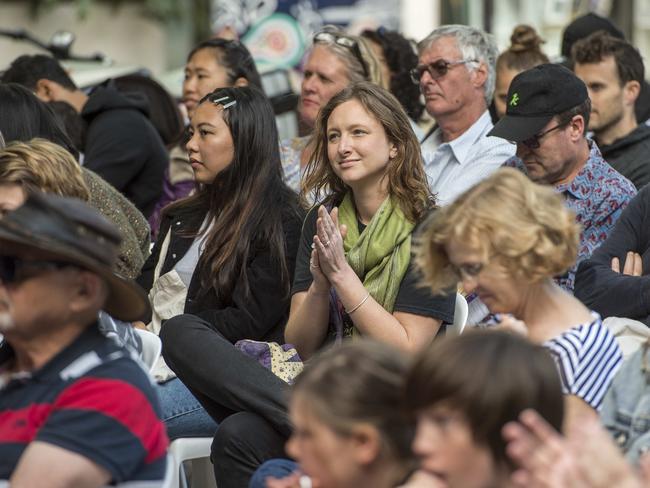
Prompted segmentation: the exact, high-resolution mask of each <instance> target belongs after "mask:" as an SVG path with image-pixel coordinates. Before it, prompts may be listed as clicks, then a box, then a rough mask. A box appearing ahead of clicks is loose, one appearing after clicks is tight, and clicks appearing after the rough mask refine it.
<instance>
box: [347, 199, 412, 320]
mask: <svg viewBox="0 0 650 488" xmlns="http://www.w3.org/2000/svg"><path fill="white" fill-rule="evenodd" d="M339 224H345V225H346V226H347V228H348V233H347V235H346V236H345V240H344V241H343V248H344V250H345V254H346V257H347V261H348V263H349V264H350V266H351V267H352V269H353V270H354V272H355V273H356V274H357V276H358V277H359V279H361V280H362V281H363V286H364V287H365V288H366V290H368V291H369V292H370V295H372V297H373V298H374V299H375V300H376V301H377V303H379V304H380V305H381V306H383V307H384V309H386V310H387V311H388V312H390V313H392V312H393V307H394V306H395V299H396V298H397V292H398V291H399V286H400V284H401V282H402V278H403V277H404V275H405V274H406V269H407V268H408V265H409V262H410V261H411V233H412V232H413V228H414V227H415V224H414V223H412V222H410V221H409V220H408V219H407V218H406V216H405V215H404V212H402V209H401V208H400V207H399V205H397V204H396V202H394V201H393V199H391V198H390V197H388V198H387V199H386V200H384V203H382V204H381V207H379V210H377V213H376V214H375V215H374V216H373V218H372V220H371V221H370V223H369V224H368V226H367V227H366V228H365V229H364V231H363V232H362V233H361V234H359V225H358V222H357V213H356V210H355V207H354V202H353V200H352V194H351V193H350V192H348V193H347V194H346V195H345V198H344V199H343V202H341V205H340V206H339Z"/></svg>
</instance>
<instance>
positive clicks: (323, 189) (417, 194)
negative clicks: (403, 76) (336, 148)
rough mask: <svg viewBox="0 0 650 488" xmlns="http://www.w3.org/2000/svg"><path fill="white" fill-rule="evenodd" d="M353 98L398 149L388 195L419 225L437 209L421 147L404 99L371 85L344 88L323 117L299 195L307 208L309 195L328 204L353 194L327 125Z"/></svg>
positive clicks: (314, 135)
mask: <svg viewBox="0 0 650 488" xmlns="http://www.w3.org/2000/svg"><path fill="white" fill-rule="evenodd" d="M350 100H356V101H358V102H359V103H360V104H361V106H362V107H363V108H364V109H365V110H366V111H367V112H368V113H369V114H370V115H372V116H373V117H375V118H376V119H377V120H378V121H379V123H380V124H381V125H382V127H383V128H384V131H385V132H386V137H387V138H388V140H389V141H390V142H391V143H393V144H394V145H395V147H396V149H397V155H396V156H395V158H393V159H392V160H391V163H390V165H389V167H388V171H387V173H386V177H387V178H388V193H389V195H391V196H392V197H394V198H395V199H396V200H397V202H398V203H399V205H400V208H401V209H402V211H403V212H404V214H405V215H406V217H407V218H408V219H409V220H410V221H411V222H414V223H417V222H419V221H420V220H421V219H422V217H423V216H424V214H425V212H426V211H427V210H429V209H431V208H432V207H433V206H434V198H433V195H431V191H430V190H429V185H428V182H427V176H426V173H425V172H424V163H423V161H422V155H421V152H420V144H419V142H418V140H417V137H415V134H414V133H413V129H412V128H411V124H410V123H409V120H408V116H407V115H406V112H404V109H403V108H402V105H401V104H400V103H399V101H398V100H397V99H396V98H395V97H394V96H393V95H392V94H391V93H390V92H388V91H387V90H385V89H383V88H381V87H379V86H377V85H375V84H373V83H369V82H366V81H363V82H359V83H354V84H352V85H350V86H348V87H347V88H345V89H343V90H342V91H340V92H339V93H338V94H337V95H334V96H333V97H332V98H331V99H330V101H329V102H327V104H326V105H325V106H324V107H323V108H322V109H321V110H320V112H319V113H318V118H317V119H316V126H315V128H314V133H313V136H312V137H313V142H314V152H313V154H312V157H311V159H310V160H309V163H308V164H307V168H306V170H305V177H304V178H303V181H302V187H301V191H300V195H301V198H302V201H303V204H304V205H307V203H306V202H307V201H308V198H307V197H308V196H311V195H315V197H316V201H319V200H320V199H321V197H325V203H329V202H339V201H340V200H341V199H342V198H343V196H344V195H345V193H346V192H347V191H348V190H349V187H347V186H346V184H345V183H344V182H343V181H342V180H341V179H340V178H339V177H338V176H337V175H336V173H334V170H333V169H332V165H331V164H330V160H329V156H328V154H327V145H328V141H327V122H328V120H329V118H330V115H332V112H333V111H334V109H335V108H336V107H338V106H339V105H341V104H343V103H345V102H348V101H350ZM307 206H308V205H307Z"/></svg>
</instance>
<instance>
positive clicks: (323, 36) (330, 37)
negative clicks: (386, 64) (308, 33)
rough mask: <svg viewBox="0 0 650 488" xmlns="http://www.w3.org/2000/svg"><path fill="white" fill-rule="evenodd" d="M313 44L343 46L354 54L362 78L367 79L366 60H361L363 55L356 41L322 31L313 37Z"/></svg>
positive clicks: (342, 35)
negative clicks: (359, 66)
mask: <svg viewBox="0 0 650 488" xmlns="http://www.w3.org/2000/svg"><path fill="white" fill-rule="evenodd" d="M314 42H324V43H328V44H338V45H339V46H343V47H345V48H347V49H349V50H350V51H352V54H354V56H355V57H356V58H357V60H358V61H359V63H361V68H362V69H363V77H364V78H365V79H366V80H367V79H369V77H370V71H369V70H368V65H367V64H366V60H365V59H363V55H362V54H361V49H360V48H359V43H358V42H357V40H356V39H353V38H352V37H349V36H346V35H345V34H338V33H336V32H330V31H322V32H319V33H317V34H316V35H315V36H314Z"/></svg>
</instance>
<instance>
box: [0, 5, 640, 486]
mask: <svg viewBox="0 0 650 488" xmlns="http://www.w3.org/2000/svg"><path fill="white" fill-rule="evenodd" d="M510 40H511V44H510V46H509V47H508V48H507V49H506V50H505V51H503V52H501V53H499V51H498V49H497V46H496V43H495V40H494V38H493V36H492V35H490V34H488V33H486V32H484V31H482V30H480V29H477V28H474V27H470V26H466V25H443V26H440V27H438V28H436V29H434V30H433V32H431V33H430V34H429V35H428V36H427V37H426V38H424V39H422V40H417V42H415V41H414V40H410V39H406V38H405V37H404V36H403V35H402V34H401V33H399V32H395V31H389V30H386V29H384V28H379V29H377V30H366V31H363V32H362V33H361V34H360V35H358V36H357V35H351V34H348V33H347V32H345V31H343V30H341V29H339V28H337V27H333V26H326V27H325V28H323V29H322V30H321V31H319V32H317V33H315V34H314V36H313V39H312V42H311V46H310V48H309V50H308V52H307V54H306V56H305V58H304V60H303V63H302V75H303V78H302V84H301V89H300V95H299V97H298V101H297V106H296V107H295V115H296V117H297V118H298V120H299V122H300V126H301V132H300V135H299V136H298V137H294V138H291V139H287V140H281V139H280V138H279V136H278V127H277V122H276V117H277V116H278V115H279V112H280V109H279V107H278V106H277V105H274V104H273V103H272V100H271V99H269V97H268V96H267V95H266V94H265V93H264V87H263V83H262V77H261V76H260V73H259V72H258V69H257V67H256V65H255V61H254V59H253V57H252V56H251V53H250V52H249V51H248V49H247V48H246V46H245V45H244V44H242V43H241V42H239V41H236V40H227V39H221V38H214V39H209V40H206V41H204V42H201V43H199V44H198V45H196V46H195V47H194V48H193V49H192V50H191V51H190V52H189V54H188V55H187V61H186V64H185V77H184V81H183V95H182V100H180V101H179V100H175V99H174V98H173V97H172V96H171V95H170V94H169V93H167V92H166V91H165V89H164V88H163V87H162V86H161V85H159V84H158V83H157V82H156V81H154V80H153V79H151V78H148V77H146V76H141V75H128V76H122V77H120V78H116V79H109V80H106V81H105V82H103V83H101V84H99V85H97V86H95V87H93V88H92V89H91V90H89V91H88V90H82V89H81V88H80V87H78V86H77V85H76V84H75V82H74V81H73V79H72V78H71V77H70V75H69V74H68V73H67V72H66V70H65V69H64V68H63V67H62V66H61V65H60V64H59V62H58V61H57V60H56V59H55V58H53V57H50V56H46V55H23V56H20V57H18V58H17V59H15V60H14V61H13V62H12V63H11V65H10V66H9V67H8V68H7V69H6V71H4V72H3V73H2V75H1V77H0V340H1V341H2V342H0V480H7V481H8V482H9V483H10V484H11V486H15V487H22V486H26V487H33V486H52V487H59V486H61V487H63V486H80V487H94V486H105V485H109V484H110V485H124V486H136V484H137V486H142V487H146V486H152V487H153V486H171V485H170V484H169V479H170V469H173V468H171V466H172V465H173V463H171V462H170V454H169V453H168V446H169V443H170V442H172V443H173V442H175V441H176V440H178V439H184V438H211V439H212V444H211V446H212V447H211V453H210V460H211V462H212V465H213V467H214V478H215V481H216V484H217V485H218V486H219V488H229V487H233V488H235V487H248V486H250V487H252V488H264V487H267V488H305V487H314V488H317V487H318V488H333V487H339V488H341V487H349V488H355V487H370V486H372V487H378V488H382V487H386V488H389V487H398V486H399V487H409V488H420V487H431V488H438V487H446V488H489V487H532V488H546V487H548V488H550V487H553V488H584V487H594V488H609V487H612V486H617V487H635V488H636V487H642V486H650V457H648V456H647V455H646V453H647V451H648V449H650V434H649V432H650V424H649V423H648V413H649V404H648V398H650V396H649V395H650V387H649V386H648V381H649V378H650V376H649V374H650V373H649V372H650V367H649V366H648V364H650V363H649V362H650V351H649V348H650V330H649V329H648V326H650V274H649V272H650V186H648V183H649V182H650V126H649V124H650V90H649V87H648V83H647V82H646V81H645V71H644V63H643V60H642V58H641V55H640V54H639V51H638V49H637V48H636V47H635V46H634V45H633V44H631V43H630V42H628V41H627V40H626V39H625V37H624V35H623V33H622V32H621V31H620V30H619V29H618V28H617V27H616V26H615V25H614V24H613V23H612V22H611V21H609V20H608V19H606V18H603V17H599V16H597V15H595V14H587V15H585V16H583V17H580V18H577V19H575V20H574V21H573V22H572V23H571V24H570V25H568V26H567V27H566V28H565V30H564V35H563V41H562V60H561V61H560V62H557V63H551V62H550V61H549V58H548V56H547V55H546V54H545V53H544V49H543V47H544V40H543V39H541V38H540V37H539V35H538V34H537V32H536V31H535V29H533V28H532V27H530V26H527V25H519V26H517V27H515V29H514V31H513V32H512V36H511V39H510ZM283 110H284V109H283ZM646 288H647V289H646ZM160 350H161V351H162V352H161V353H160ZM152 351H153V353H152ZM181 469H182V470H183V476H192V473H191V472H190V473H185V471H184V468H181Z"/></svg>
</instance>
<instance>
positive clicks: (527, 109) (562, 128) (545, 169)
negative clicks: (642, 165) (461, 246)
mask: <svg viewBox="0 0 650 488" xmlns="http://www.w3.org/2000/svg"><path fill="white" fill-rule="evenodd" d="M590 112H591V102H590V100H589V97H588V95H587V87H586V86H585V84H584V83H583V82H582V81H581V80H580V79H579V78H578V77H576V76H575V75H574V74H573V73H572V72H571V71H570V70H569V69H567V68H565V67H564V66H561V65H558V64H542V65H540V66H536V67H534V68H532V69H529V70H527V71H524V72H522V73H520V74H518V75H517V76H516V77H515V78H514V79H513V80H512V83H511V84H510V88H509V89H508V98H507V108H506V115H505V117H503V118H502V119H501V120H500V121H499V122H498V123H497V125H495V126H494V129H492V131H491V132H490V135H493V136H497V137H502V138H503V139H506V140H508V141H511V142H512V143H513V144H516V145H517V152H516V155H515V156H514V157H512V158H511V159H509V160H508V161H506V163H505V164H506V165H507V166H514V167H518V168H520V169H521V170H522V171H524V172H525V173H527V174H528V176H529V177H530V178H531V179H532V180H533V181H535V182H538V183H546V184H549V185H553V186H555V188H556V190H557V191H558V192H560V193H562V194H563V195H564V197H565V198H566V203H567V206H568V207H569V208H571V209H572V210H573V211H574V212H575V214H576V220H577V221H578V223H579V224H581V226H582V233H581V235H580V245H579V248H578V263H579V262H580V261H582V260H583V259H586V258H588V257H589V256H590V255H591V253H592V252H593V251H594V249H595V248H596V247H598V246H599V245H600V243H602V242H603V241H604V240H605V238H606V237H607V235H608V234H609V232H610V230H611V229H612V227H613V225H614V223H615V222H616V220H617V219H618V216H619V215H620V213H621V211H622V210H623V208H624V207H625V206H626V205H627V204H628V203H629V201H630V199H631V198H632V197H633V196H634V195H635V194H636V189H635V188H634V185H633V184H632V183H631V182H630V181H629V180H628V179H627V178H625V177H623V176H622V175H621V174H619V173H618V172H616V171H615V170H614V169H613V168H612V167H611V166H610V165H609V164H607V162H605V160H603V158H602V156H601V154H600V151H599V149H598V146H597V145H596V143H594V142H593V141H590V140H588V139H587V138H586V137H585V131H586V128H587V125H588V123H589V114H590ZM574 279H575V266H574V268H572V269H571V270H570V271H569V272H568V274H567V275H565V276H563V277H561V278H559V279H558V282H559V284H560V285H561V286H562V287H563V288H565V289H566V290H568V291H573V284H574Z"/></svg>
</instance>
